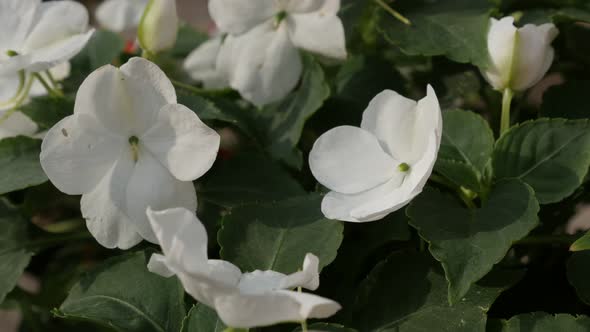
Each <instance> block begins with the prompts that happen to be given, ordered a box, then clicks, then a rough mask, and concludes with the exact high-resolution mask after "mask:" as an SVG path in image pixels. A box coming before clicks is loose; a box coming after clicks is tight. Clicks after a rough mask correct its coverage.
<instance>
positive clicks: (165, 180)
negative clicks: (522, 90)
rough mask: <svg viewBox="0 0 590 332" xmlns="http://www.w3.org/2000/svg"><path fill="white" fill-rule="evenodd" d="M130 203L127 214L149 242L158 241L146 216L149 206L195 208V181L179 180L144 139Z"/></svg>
mask: <svg viewBox="0 0 590 332" xmlns="http://www.w3.org/2000/svg"><path fill="white" fill-rule="evenodd" d="M129 152H130V153H131V150H130V151H129ZM126 205H127V207H126V212H127V215H128V216H129V218H130V219H131V220H132V221H133V222H134V223H135V227H136V228H137V231H138V232H139V234H141V236H142V237H143V238H144V239H146V240H147V241H150V242H154V243H157V242H158V240H157V238H156V236H155V234H154V232H153V231H152V227H151V225H150V222H149V220H148V219H147V216H146V209H147V207H148V206H149V207H151V208H152V209H154V210H164V209H169V208H173V207H183V208H186V209H189V210H190V211H195V210H196V209H197V196H196V192H195V188H194V186H193V183H192V182H182V181H179V180H177V179H175V178H174V177H173V176H172V175H171V174H170V172H169V171H168V170H167V169H166V168H165V167H164V166H163V165H162V164H161V163H160V162H159V161H158V160H157V159H155V158H154V157H153V156H152V154H151V153H150V152H149V151H148V150H147V149H145V147H144V146H143V143H142V142H141V141H140V142H139V159H138V160H137V162H136V164H135V168H134V170H133V174H132V175H131V178H130V179H129V185H128V187H127V199H126Z"/></svg>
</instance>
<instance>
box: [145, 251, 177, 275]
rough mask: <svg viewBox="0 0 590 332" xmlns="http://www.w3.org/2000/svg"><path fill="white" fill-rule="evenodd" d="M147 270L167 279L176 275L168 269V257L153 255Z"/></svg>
mask: <svg viewBox="0 0 590 332" xmlns="http://www.w3.org/2000/svg"><path fill="white" fill-rule="evenodd" d="M147 268H148V270H149V271H150V272H152V273H155V274H157V275H160V276H162V277H165V278H170V277H172V276H173V275H174V274H175V272H174V271H172V270H171V269H170V268H169V267H168V265H167V263H166V257H164V256H162V255H160V254H152V257H150V261H149V262H148V265H147Z"/></svg>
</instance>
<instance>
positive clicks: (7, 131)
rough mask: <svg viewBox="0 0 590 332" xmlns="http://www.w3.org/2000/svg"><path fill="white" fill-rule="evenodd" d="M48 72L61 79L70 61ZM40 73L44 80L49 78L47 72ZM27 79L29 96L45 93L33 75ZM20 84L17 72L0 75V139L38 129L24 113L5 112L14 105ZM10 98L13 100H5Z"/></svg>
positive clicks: (31, 134)
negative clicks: (29, 85) (28, 80)
mask: <svg viewBox="0 0 590 332" xmlns="http://www.w3.org/2000/svg"><path fill="white" fill-rule="evenodd" d="M49 72H50V73H51V75H52V76H53V78H54V79H55V80H57V81H61V80H63V79H65V78H66V77H68V76H69V75H70V63H69V62H64V63H62V64H60V65H57V66H55V67H53V68H51V69H50V70H49ZM40 75H41V76H42V77H43V78H44V79H45V80H46V81H48V80H49V77H48V76H47V74H45V73H40ZM26 76H28V75H25V77H26ZM28 79H31V80H33V83H32V86H31V90H30V91H29V96H32V97H38V96H44V95H46V94H47V90H46V89H45V88H44V87H43V85H42V84H41V83H39V81H38V80H36V79H34V78H33V77H29V78H28ZM25 84H26V83H25ZM20 85H21V83H20V78H19V74H18V73H14V74H10V75H3V76H0V139H2V138H6V137H14V136H18V135H24V136H33V135H34V134H35V133H37V131H38V128H37V124H36V123H35V122H33V120H31V119H30V118H29V117H28V116H26V115H25V114H23V113H21V112H15V113H12V114H10V113H7V111H9V110H11V109H12V108H13V107H15V106H16V100H14V98H13V97H14V96H15V95H16V94H17V93H18V91H19V86H20ZM10 99H13V100H11V102H5V101H8V100H10ZM5 117H6V118H5Z"/></svg>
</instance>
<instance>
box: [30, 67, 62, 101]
mask: <svg viewBox="0 0 590 332" xmlns="http://www.w3.org/2000/svg"><path fill="white" fill-rule="evenodd" d="M33 76H34V77H35V78H36V79H37V80H38V81H39V82H40V83H41V85H43V87H44V88H45V90H47V93H49V94H50V95H52V96H55V97H60V98H61V97H63V96H64V93H63V92H62V91H61V90H60V89H54V88H52V87H51V86H50V85H49V83H47V81H46V80H45V79H44V78H43V76H41V74H39V73H35V74H33Z"/></svg>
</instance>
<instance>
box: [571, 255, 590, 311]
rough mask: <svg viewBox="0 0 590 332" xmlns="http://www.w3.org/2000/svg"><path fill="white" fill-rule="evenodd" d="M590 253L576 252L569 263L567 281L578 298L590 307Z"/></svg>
mask: <svg viewBox="0 0 590 332" xmlns="http://www.w3.org/2000/svg"><path fill="white" fill-rule="evenodd" d="M588 276H590V251H583V252H575V253H573V254H572V256H571V257H570V258H569V260H568V261H567V279H568V281H569V282H570V284H571V285H572V286H573V287H574V288H575V289H576V293H577V294H578V297H579V298H580V299H581V300H582V301H584V303H586V304H588V305H590V283H589V282H588Z"/></svg>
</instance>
